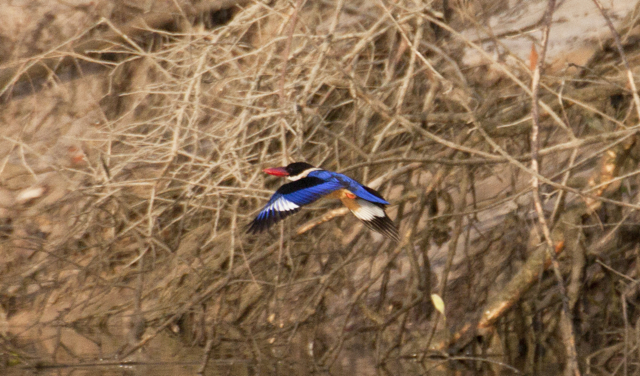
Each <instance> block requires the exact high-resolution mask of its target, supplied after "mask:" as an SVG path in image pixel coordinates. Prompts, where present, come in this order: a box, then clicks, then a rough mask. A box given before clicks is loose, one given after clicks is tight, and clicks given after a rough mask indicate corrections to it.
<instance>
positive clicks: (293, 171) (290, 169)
mask: <svg viewBox="0 0 640 376" xmlns="http://www.w3.org/2000/svg"><path fill="white" fill-rule="evenodd" d="M312 169H316V168H315V167H314V166H312V165H310V164H308V163H306V162H295V163H291V164H289V165H288V166H286V167H272V168H267V169H264V170H263V171H264V172H266V173H267V174H269V175H275V176H286V177H287V178H288V179H289V180H297V179H300V178H303V177H305V176H306V173H309V171H310V170H312ZM305 172H306V173H305Z"/></svg>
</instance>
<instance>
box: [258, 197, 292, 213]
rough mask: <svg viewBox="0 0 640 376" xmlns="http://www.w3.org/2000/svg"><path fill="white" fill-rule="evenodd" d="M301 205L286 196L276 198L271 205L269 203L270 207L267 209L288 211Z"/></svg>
mask: <svg viewBox="0 0 640 376" xmlns="http://www.w3.org/2000/svg"><path fill="white" fill-rule="evenodd" d="M299 207H300V206H299V205H298V204H296V203H294V202H291V201H289V200H287V199H286V198H284V196H283V197H280V198H279V199H277V200H275V201H274V202H273V203H272V204H271V205H269V207H267V208H265V210H272V209H273V210H275V211H278V212H287V211H291V210H296V209H297V208H299Z"/></svg>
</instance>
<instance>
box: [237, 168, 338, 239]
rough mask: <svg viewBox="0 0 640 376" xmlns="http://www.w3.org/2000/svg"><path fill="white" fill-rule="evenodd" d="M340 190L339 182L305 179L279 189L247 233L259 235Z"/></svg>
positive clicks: (312, 178) (313, 178)
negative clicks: (302, 208)
mask: <svg viewBox="0 0 640 376" xmlns="http://www.w3.org/2000/svg"><path fill="white" fill-rule="evenodd" d="M340 188H342V185H341V184H340V182H337V181H326V180H323V179H320V178H317V177H306V178H303V179H300V180H296V181H294V182H291V183H288V184H285V185H283V186H282V187H280V188H279V189H278V190H277V191H276V193H274V194H273V196H271V199H269V202H267V204H266V205H265V207H264V208H263V209H262V210H261V211H260V213H258V215H257V216H256V218H255V219H254V220H253V222H251V224H250V225H249V228H248V229H247V232H249V233H254V234H255V233H259V232H262V231H264V230H266V229H268V228H269V227H271V226H272V225H274V224H276V223H278V222H279V221H281V220H282V219H284V218H286V217H288V216H289V215H291V214H293V213H295V212H297V211H298V210H300V208H301V207H302V206H304V205H308V204H310V203H312V202H314V201H315V200H317V199H319V198H320V197H322V196H325V195H327V194H329V193H331V192H333V191H335V190H338V189H340Z"/></svg>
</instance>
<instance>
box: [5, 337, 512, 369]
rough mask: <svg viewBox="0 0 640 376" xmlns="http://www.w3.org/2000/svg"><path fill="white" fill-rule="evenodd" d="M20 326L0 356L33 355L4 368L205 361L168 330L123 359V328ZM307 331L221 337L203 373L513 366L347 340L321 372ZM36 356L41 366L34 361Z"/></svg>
mask: <svg viewBox="0 0 640 376" xmlns="http://www.w3.org/2000/svg"><path fill="white" fill-rule="evenodd" d="M13 333H16V332H13ZM21 333H22V334H21V335H15V336H14V337H13V338H10V339H5V340H3V342H0V356H1V357H2V360H3V361H4V362H5V363H11V362H12V361H13V359H18V358H22V359H31V360H26V361H24V362H23V363H22V364H19V365H17V366H13V367H9V368H7V369H4V370H3V369H2V368H0V374H2V375H8V376H23V375H34V374H35V375H46V376H53V375H56V376H60V375H64V376H66V375H69V376H70V375H73V376H87V375H103V376H114V375H141V376H147V375H158V376H163V375H176V376H181V375H196V374H197V372H198V370H199V369H200V368H201V367H202V361H203V355H204V347H203V346H199V345H194V346H191V345H189V343H190V341H187V340H185V338H183V337H180V336H179V335H174V334H172V333H171V332H170V331H164V332H161V333H159V334H158V335H157V336H156V337H155V338H153V339H152V340H150V341H149V342H148V343H147V344H146V346H145V347H144V348H143V349H142V350H139V351H136V352H135V353H134V354H133V355H131V356H130V357H128V358H126V359H124V360H122V362H120V360H119V357H118V355H117V354H123V353H126V352H127V349H129V348H130V347H129V346H130V344H131V343H132V341H131V340H130V339H128V336H127V330H126V329H122V328H119V327H110V328H108V329H107V330H98V329H96V328H75V329H74V328H66V327H64V328H52V327H44V328H37V329H34V328H30V329H28V330H24V331H22V332H21ZM287 338H288V337H287ZM309 338H311V336H310V333H305V332H304V331H302V330H300V331H299V332H298V335H295V336H293V338H292V339H291V341H288V340H285V339H283V340H282V342H281V344H280V345H278V344H277V343H279V341H275V343H276V344H274V345H270V344H267V342H269V343H272V341H265V340H264V339H258V338H247V337H243V336H239V337H235V338H221V339H220V341H219V342H218V343H217V345H216V346H214V347H213V350H212V351H211V353H210V357H209V361H208V363H207V367H206V369H205V372H204V375H234V376H240V375H243V376H244V375H307V374H311V373H313V374H316V375H322V374H331V375H336V376H342V375H345V376H355V375H358V376H360V375H400V374H402V375H425V374H428V375H435V376H438V375H512V374H514V373H512V372H509V369H507V368H508V367H506V368H505V367H502V366H497V367H493V366H495V365H496V364H493V366H491V365H490V364H489V363H491V362H486V360H485V361H480V362H475V363H474V362H466V364H465V362H454V361H451V360H445V359H442V358H440V359H434V360H431V361H426V362H425V363H423V364H422V365H420V364H419V363H418V362H417V361H415V359H413V360H411V359H405V360H398V359H396V360H395V361H390V362H388V363H386V364H385V365H384V366H382V367H376V361H375V349H372V348H368V347H367V346H357V345H354V344H352V345H345V347H343V350H342V351H341V352H340V356H339V357H338V358H337V359H336V360H335V362H333V363H332V365H331V372H326V373H325V372H324V371H325V370H322V369H318V366H317V364H316V363H315V362H314V359H313V358H312V356H311V355H310V353H309ZM285 343H286V344H285ZM261 344H262V345H261ZM16 354H19V357H16ZM469 359H470V358H467V360H469ZM36 364H40V365H42V366H40V367H37V366H35V365H36ZM492 368H493V369H492ZM512 370H513V369H512ZM452 372H453V373H452ZM505 372H507V373H505Z"/></svg>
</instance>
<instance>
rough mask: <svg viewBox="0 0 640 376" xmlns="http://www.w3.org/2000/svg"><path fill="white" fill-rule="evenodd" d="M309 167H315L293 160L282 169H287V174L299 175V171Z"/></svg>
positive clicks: (301, 171)
mask: <svg viewBox="0 0 640 376" xmlns="http://www.w3.org/2000/svg"><path fill="white" fill-rule="evenodd" d="M311 168H315V167H314V166H312V165H310V164H308V163H306V162H294V163H291V164H289V165H288V166H287V167H285V168H284V169H285V170H287V172H288V173H289V176H296V175H300V174H301V173H303V172H305V171H307V170H309V169H311Z"/></svg>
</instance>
